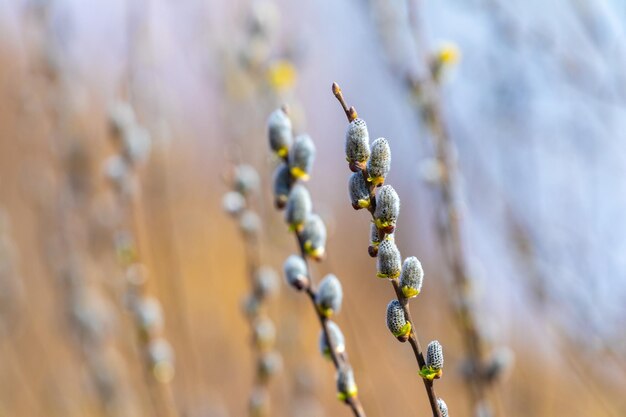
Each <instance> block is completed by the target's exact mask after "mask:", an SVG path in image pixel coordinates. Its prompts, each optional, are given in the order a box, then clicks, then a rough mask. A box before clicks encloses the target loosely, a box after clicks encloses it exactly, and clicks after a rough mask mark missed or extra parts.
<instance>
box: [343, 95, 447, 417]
mask: <svg viewBox="0 0 626 417" xmlns="http://www.w3.org/2000/svg"><path fill="white" fill-rule="evenodd" d="M332 90H333V94H334V96H335V97H336V98H337V101H339V104H341V107H342V108H343V110H344V113H345V114H346V117H347V119H348V123H350V122H352V121H353V120H355V119H356V117H357V113H356V110H355V109H354V107H350V108H348V106H347V104H346V101H345V99H344V97H343V93H342V92H341V88H340V87H339V85H338V84H337V83H333V86H332ZM361 173H362V175H363V177H364V178H365V179H366V180H367V177H368V175H367V170H366V168H362V169H361ZM375 189H376V187H375V186H370V206H369V207H368V211H369V212H370V215H371V216H372V220H374V212H375V210H376V192H375ZM378 233H379V237H380V238H381V239H383V238H384V237H385V234H384V233H383V232H382V231H380V230H379V232H378ZM389 281H391V284H392V286H393V289H394V292H395V294H396V298H397V299H398V301H399V302H400V304H401V305H402V309H403V310H404V315H405V317H406V320H407V322H410V323H411V332H410V334H409V339H408V340H409V343H410V345H411V348H412V350H413V354H414V355H415V360H416V361H417V364H418V366H419V369H422V367H423V366H424V365H425V364H426V362H425V361H424V355H423V354H422V348H421V345H420V342H419V338H418V336H417V332H416V330H415V322H414V321H413V318H412V317H411V312H410V309H409V300H408V299H407V298H406V297H405V296H404V294H402V290H401V289H400V285H399V283H398V279H390V280H389ZM423 381H424V388H425V389H426V394H427V395H428V402H429V403H430V407H431V410H432V412H433V417H442V416H441V411H440V410H439V406H438V404H437V395H436V393H435V387H434V384H433V382H432V381H429V380H427V379H423Z"/></svg>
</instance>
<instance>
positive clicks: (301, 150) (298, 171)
mask: <svg viewBox="0 0 626 417" xmlns="http://www.w3.org/2000/svg"><path fill="white" fill-rule="evenodd" d="M314 160H315V144H314V143H313V140H312V139H311V137H310V136H309V135H298V136H297V137H296V139H295V140H294V142H293V145H292V146H291V148H290V149H289V161H288V162H289V172H291V175H292V176H293V177H294V178H296V179H300V180H302V181H307V180H308V179H309V176H310V175H311V169H312V168H313V162H314Z"/></svg>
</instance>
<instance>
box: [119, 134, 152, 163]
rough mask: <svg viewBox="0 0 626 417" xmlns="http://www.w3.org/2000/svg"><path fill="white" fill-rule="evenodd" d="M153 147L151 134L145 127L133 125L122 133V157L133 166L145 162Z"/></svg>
mask: <svg viewBox="0 0 626 417" xmlns="http://www.w3.org/2000/svg"><path fill="white" fill-rule="evenodd" d="M151 147H152V140H151V138H150V133H149V132H148V130H147V129H146V128H144V127H143V126H140V125H138V124H132V125H130V126H127V127H126V129H124V130H123V131H122V155H123V156H124V158H126V160H127V161H128V162H129V163H130V164H131V165H137V164H139V163H141V162H143V161H145V160H146V159H147V158H148V155H149V153H150V148H151Z"/></svg>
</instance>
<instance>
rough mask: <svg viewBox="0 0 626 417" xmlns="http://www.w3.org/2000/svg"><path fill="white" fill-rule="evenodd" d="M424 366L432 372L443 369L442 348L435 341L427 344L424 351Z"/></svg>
mask: <svg viewBox="0 0 626 417" xmlns="http://www.w3.org/2000/svg"><path fill="white" fill-rule="evenodd" d="M426 366H427V367H429V368H431V369H432V370H440V369H442V368H443V348H442V347H441V344H440V343H439V341H437V340H433V341H432V342H430V343H429V344H428V348H427V349H426Z"/></svg>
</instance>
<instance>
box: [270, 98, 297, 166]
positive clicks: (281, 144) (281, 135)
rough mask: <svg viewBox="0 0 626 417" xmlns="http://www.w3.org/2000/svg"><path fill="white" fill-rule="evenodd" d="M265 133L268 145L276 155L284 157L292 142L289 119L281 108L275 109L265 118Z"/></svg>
mask: <svg viewBox="0 0 626 417" xmlns="http://www.w3.org/2000/svg"><path fill="white" fill-rule="evenodd" d="M267 131H268V132H267V133H268V136H269V140H270V147H271V148H272V150H273V151H274V152H276V154H277V155H278V156H280V157H281V158H284V157H286V156H287V153H288V152H289V148H291V145H292V143H293V133H292V126H291V119H290V118H289V116H287V113H285V111H284V110H283V109H277V110H274V111H273V112H272V114H270V116H269V118H268V119H267Z"/></svg>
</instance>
